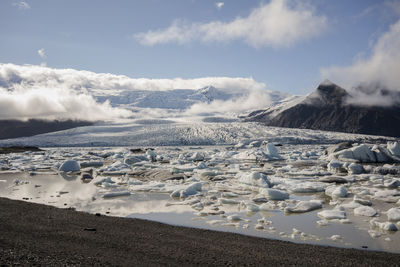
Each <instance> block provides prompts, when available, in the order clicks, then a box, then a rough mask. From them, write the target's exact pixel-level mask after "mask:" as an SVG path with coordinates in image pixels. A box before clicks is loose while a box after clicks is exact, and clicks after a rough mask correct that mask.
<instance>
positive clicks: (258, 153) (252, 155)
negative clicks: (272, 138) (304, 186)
mask: <svg viewBox="0 0 400 267" xmlns="http://www.w3.org/2000/svg"><path fill="white" fill-rule="evenodd" d="M233 158H235V159H240V160H251V161H261V162H263V161H270V160H282V159H283V158H282V157H281V156H280V155H279V153H278V150H277V149H276V147H275V146H274V145H273V144H271V143H268V144H267V145H266V148H265V150H264V149H262V148H256V149H249V150H245V151H242V152H239V153H238V154H236V155H234V156H233Z"/></svg>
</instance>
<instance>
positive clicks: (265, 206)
mask: <svg viewBox="0 0 400 267" xmlns="http://www.w3.org/2000/svg"><path fill="white" fill-rule="evenodd" d="M259 209H260V210H265V211H267V210H273V209H275V204H274V203H271V202H268V203H263V204H261V205H260V206H259Z"/></svg>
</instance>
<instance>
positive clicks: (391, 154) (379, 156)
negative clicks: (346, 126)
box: [328, 142, 400, 163]
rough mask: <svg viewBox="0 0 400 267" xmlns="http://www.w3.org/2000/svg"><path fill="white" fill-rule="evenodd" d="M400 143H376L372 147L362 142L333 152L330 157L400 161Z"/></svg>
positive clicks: (353, 159)
mask: <svg viewBox="0 0 400 267" xmlns="http://www.w3.org/2000/svg"><path fill="white" fill-rule="evenodd" d="M399 146H400V145H399V144H398V143H397V142H395V143H390V142H389V143H388V144H387V148H384V147H382V146H379V145H374V146H373V147H372V148H370V147H369V146H367V145H366V144H361V145H359V146H356V147H352V148H347V149H343V150H339V151H336V152H334V153H331V154H330V155H329V156H328V158H330V159H339V160H343V161H350V162H363V163H368V162H381V163H382V162H399V161H400V158H399V156H398V150H399V148H398V147H399Z"/></svg>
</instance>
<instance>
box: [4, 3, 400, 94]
mask: <svg viewBox="0 0 400 267" xmlns="http://www.w3.org/2000/svg"><path fill="white" fill-rule="evenodd" d="M399 18H400V1H389V0H388V1H383V0H382V1H379V0H351V1H348V0H335V1H332V0H305V1H299V0H271V1H267V0H265V1H258V0H257V1H256V0H249V1H242V0H237V1H234V0H230V1H228V0H226V1H211V0H185V1H183V0H169V1H165V0H143V1H142V0H134V1H128V0H126V1H124V0H115V1H109V0H96V1H94V0H92V1H81V0H68V1H66V0H64V1H61V0H24V1H20V0H2V1H0V25H2V26H1V27H0V40H1V42H0V63H12V64H16V65H24V64H31V65H42V66H47V67H48V68H54V69H65V68H71V69H75V70H87V71H91V72H95V73H111V74H116V75H126V76H128V77H131V78H148V79H161V78H163V79H174V78H182V79H194V78H202V77H232V78H236V77H243V78H252V79H254V80H255V81H257V82H260V83H264V84H265V85H266V88H268V89H270V90H278V91H282V92H287V93H291V94H306V93H309V92H311V91H312V90H314V89H315V87H316V86H317V85H318V84H319V83H320V82H322V81H323V80H324V79H325V78H328V79H330V80H332V81H333V82H336V83H339V84H340V85H343V86H351V85H353V84H355V83H356V82H363V81H365V80H366V79H367V80H368V79H369V78H368V77H370V76H371V75H372V76H373V75H374V73H376V70H377V69H381V66H386V64H384V63H386V61H385V60H389V61H390V60H392V61H393V62H392V63H393V64H394V65H393V64H392V65H393V66H391V67H395V66H397V65H396V64H397V63H395V61H394V60H393V59H392V58H393V57H392V56H393V54H394V55H395V57H397V58H398V57H399V56H398V55H396V52H399V48H400V46H399V39H400V37H399V32H400V30H399V29H398V28H400V23H399V22H398V21H399ZM388 35H389V36H388ZM385 38H386V39H385ZM393 43H394V44H393ZM387 51H391V53H390V54H388V52H387ZM385 53H386V54H385ZM382 54H383V55H382ZM397 54H400V53H397ZM382 58H384V59H383V60H384V62H383V63H382V62H381V63H377V61H382ZM366 68H367V69H366ZM397 71H398V69H397V70H396V69H393V68H392V69H391V71H389V72H391V73H389V74H385V75H386V76H390V77H385V81H384V82H386V81H387V82H388V84H389V86H394V87H395V86H397V85H398V84H399V82H398V77H397V76H398V75H397V74H396V72H397ZM382 72H384V71H382ZM393 72H394V73H393ZM399 88H400V87H399Z"/></svg>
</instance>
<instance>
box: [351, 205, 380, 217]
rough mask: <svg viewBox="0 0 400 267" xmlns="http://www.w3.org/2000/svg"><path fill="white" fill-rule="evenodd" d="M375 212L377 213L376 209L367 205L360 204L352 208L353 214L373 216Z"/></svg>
mask: <svg viewBox="0 0 400 267" xmlns="http://www.w3.org/2000/svg"><path fill="white" fill-rule="evenodd" d="M376 214H377V212H376V210H375V209H374V208H371V207H369V206H361V207H358V208H355V209H354V215H358V216H366V217H373V216H375V215H376Z"/></svg>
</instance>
